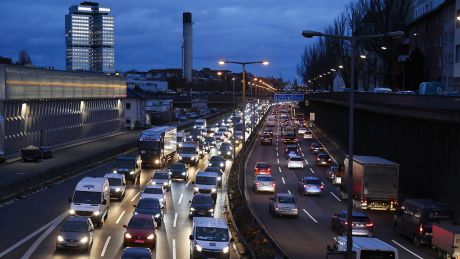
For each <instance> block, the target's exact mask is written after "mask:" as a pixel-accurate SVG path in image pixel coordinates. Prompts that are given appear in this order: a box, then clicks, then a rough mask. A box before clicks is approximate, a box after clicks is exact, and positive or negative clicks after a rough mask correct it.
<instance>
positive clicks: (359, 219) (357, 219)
mask: <svg viewBox="0 0 460 259" xmlns="http://www.w3.org/2000/svg"><path fill="white" fill-rule="evenodd" d="M353 222H369V218H368V217H365V216H353Z"/></svg>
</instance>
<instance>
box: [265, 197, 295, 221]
mask: <svg viewBox="0 0 460 259" xmlns="http://www.w3.org/2000/svg"><path fill="white" fill-rule="evenodd" d="M268 211H269V212H270V213H272V215H273V216H283V215H286V216H293V217H296V218H297V217H298V216H299V207H298V206H297V201H296V199H295V197H294V196H293V195H292V194H289V193H277V194H275V196H273V197H270V204H269V205H268Z"/></svg>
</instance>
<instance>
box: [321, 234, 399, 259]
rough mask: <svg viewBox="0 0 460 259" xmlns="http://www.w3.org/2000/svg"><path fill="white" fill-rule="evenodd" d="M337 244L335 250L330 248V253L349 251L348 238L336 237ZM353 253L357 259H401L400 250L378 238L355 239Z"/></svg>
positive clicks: (355, 237)
mask: <svg viewBox="0 0 460 259" xmlns="http://www.w3.org/2000/svg"><path fill="white" fill-rule="evenodd" d="M334 240H335V244H334V247H333V248H330V247H329V246H328V251H338V252H345V251H347V237H346V236H338V237H334ZM352 249H353V252H354V253H355V254H356V257H355V258H356V259H362V258H392V259H399V253H398V249H396V248H394V247H393V246H391V245H389V244H387V243H385V242H383V241H382V240H380V239H377V238H371V237H357V236H354V237H353V248H352Z"/></svg>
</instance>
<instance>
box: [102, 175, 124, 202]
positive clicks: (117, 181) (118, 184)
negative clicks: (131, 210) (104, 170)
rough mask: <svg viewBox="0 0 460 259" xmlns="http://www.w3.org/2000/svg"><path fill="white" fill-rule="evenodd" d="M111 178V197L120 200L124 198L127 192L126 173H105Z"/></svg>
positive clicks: (106, 176) (108, 178)
mask: <svg viewBox="0 0 460 259" xmlns="http://www.w3.org/2000/svg"><path fill="white" fill-rule="evenodd" d="M104 177H105V178H107V180H109V188H110V198H116V199H118V200H119V201H121V200H123V198H124V197H125V193H126V179H125V175H124V174H114V173H111V174H105V175H104Z"/></svg>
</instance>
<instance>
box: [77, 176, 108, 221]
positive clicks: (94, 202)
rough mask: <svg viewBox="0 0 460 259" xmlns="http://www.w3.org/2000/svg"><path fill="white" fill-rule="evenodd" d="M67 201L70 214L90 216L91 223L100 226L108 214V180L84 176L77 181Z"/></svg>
mask: <svg viewBox="0 0 460 259" xmlns="http://www.w3.org/2000/svg"><path fill="white" fill-rule="evenodd" d="M69 202H70V210H69V213H70V214H71V215H76V216H86V217H90V218H91V221H92V222H93V223H95V224H97V225H98V226H102V225H103V223H104V222H105V220H107V217H108V214H109V205H110V185H109V180H107V178H104V177H84V178H83V179H81V180H80V181H79V182H78V183H77V187H75V191H74V193H73V196H72V197H69Z"/></svg>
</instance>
